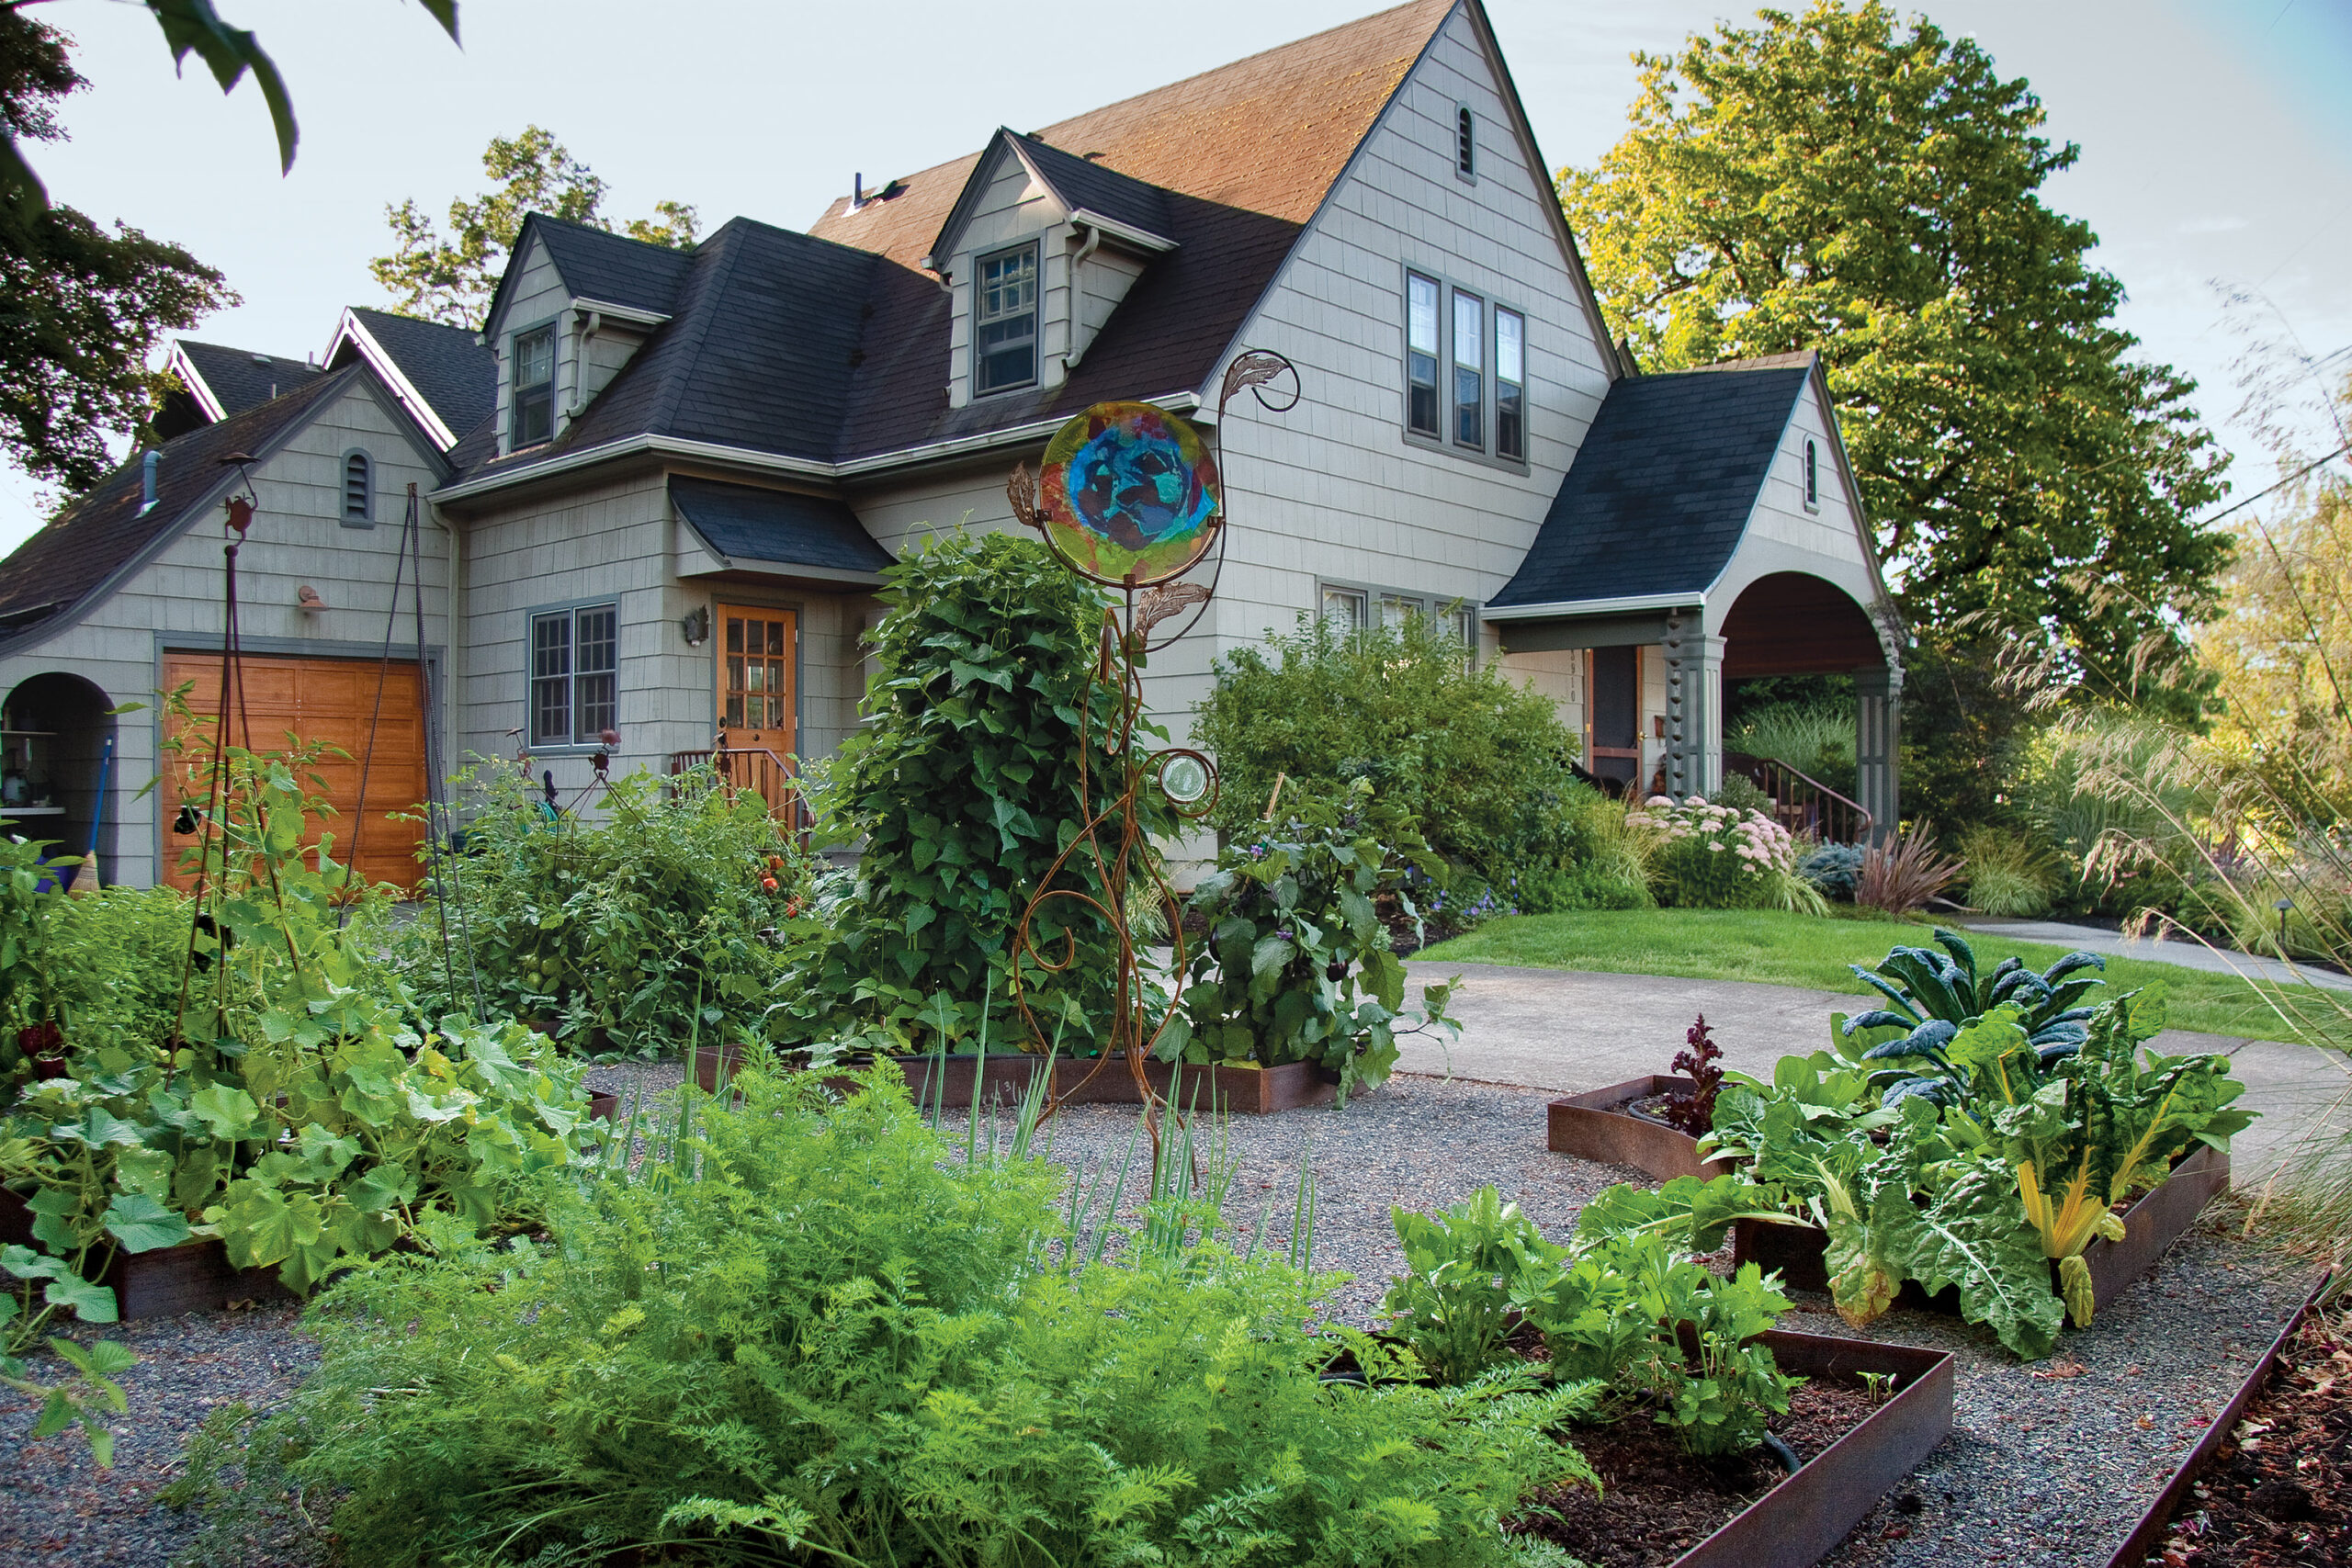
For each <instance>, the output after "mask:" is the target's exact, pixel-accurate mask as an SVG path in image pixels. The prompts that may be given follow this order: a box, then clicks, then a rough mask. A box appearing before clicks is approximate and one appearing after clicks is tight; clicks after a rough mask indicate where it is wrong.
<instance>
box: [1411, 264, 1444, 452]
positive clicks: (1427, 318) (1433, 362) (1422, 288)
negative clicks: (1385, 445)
mask: <svg viewBox="0 0 2352 1568" xmlns="http://www.w3.org/2000/svg"><path fill="white" fill-rule="evenodd" d="M1437 300H1438V291H1437V279H1435V278H1433V277H1423V276H1421V275H1420V274H1419V273H1418V272H1408V273H1407V274H1406V275H1405V428H1406V429H1408V430H1409V431H1411V432H1413V433H1414V434H1416V435H1426V436H1429V437H1430V439H1432V440H1434V439H1436V437H1437V434H1438V419H1439V415H1438V396H1437V356H1438V343H1437V338H1438V304H1437Z"/></svg>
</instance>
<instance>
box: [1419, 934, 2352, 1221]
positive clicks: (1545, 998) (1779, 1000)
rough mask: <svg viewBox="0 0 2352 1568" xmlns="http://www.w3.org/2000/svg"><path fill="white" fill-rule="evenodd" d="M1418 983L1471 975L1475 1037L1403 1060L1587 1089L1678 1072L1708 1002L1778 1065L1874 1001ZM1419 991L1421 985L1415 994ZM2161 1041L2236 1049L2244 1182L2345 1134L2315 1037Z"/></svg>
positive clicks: (1640, 983) (2340, 1072)
mask: <svg viewBox="0 0 2352 1568" xmlns="http://www.w3.org/2000/svg"><path fill="white" fill-rule="evenodd" d="M1405 967H1406V972H1407V974H1408V975H1409V976H1411V979H1412V983H1413V984H1414V985H1416V986H1420V985H1426V984H1429V983H1430V982H1431V981H1441V980H1443V979H1445V978H1446V977H1447V976H1449V975H1454V974H1459V975H1460V976H1462V989H1461V991H1460V992H1459V994H1458V999H1457V1001H1456V1003H1455V1004H1454V1006H1453V1011H1454V1012H1455V1013H1456V1014H1457V1015H1458V1016H1459V1017H1460V1018H1461V1020H1462V1039H1461V1042H1460V1043H1458V1044H1456V1045H1455V1046H1454V1047H1453V1049H1452V1050H1451V1051H1450V1052H1449V1051H1446V1050H1442V1049H1441V1048H1440V1047H1439V1046H1437V1045H1435V1044H1433V1043H1428V1042H1425V1041H1422V1040H1419V1039H1410V1038H1408V1039H1407V1040H1405V1041H1404V1042H1402V1045H1403V1051H1404V1055H1403V1058H1402V1060H1401V1061H1400V1062H1399V1063H1398V1067H1399V1070H1401V1071H1404V1072H1408V1073H1427V1074H1431V1075H1437V1076H1443V1075H1446V1074H1448V1073H1451V1074H1452V1076H1453V1077H1462V1078H1471V1079H1476V1080H1478V1081H1480V1082H1486V1083H1507V1084H1523V1085H1528V1086H1531V1087H1533V1088H1537V1089H1561V1090H1564V1091H1567V1092H1571V1093H1573V1092H1577V1091H1579V1090H1583V1089H1600V1088H1603V1087H1605V1086H1607V1085H1609V1084H1612V1083H1618V1082H1621V1081H1623V1079H1626V1078H1631V1077H1641V1076H1642V1075H1644V1074H1645V1073H1664V1072H1670V1071H1671V1070H1672V1067H1671V1066H1670V1064H1671V1063H1672V1061H1673V1059H1674V1054H1675V1053H1676V1052H1677V1051H1679V1050H1680V1049H1681V1048H1682V1036H1683V1032H1685V1031H1686V1030H1688V1029H1689V1028H1690V1027H1691V1020H1692V1019H1693V1018H1695V1017H1697V1016H1698V1015H1699V1014H1701V1013H1704V1014H1705V1015H1706V1018H1707V1023H1708V1026H1709V1027H1710V1029H1712V1030H1713V1034H1714V1039H1715V1043H1716V1044H1718V1045H1720V1046H1722V1047H1723V1050H1724V1059H1725V1062H1726V1064H1727V1065H1729V1066H1734V1067H1736V1068H1738V1069H1740V1070H1741V1071H1743V1072H1749V1073H1754V1074H1757V1075H1758V1076H1759V1077H1764V1076H1769V1075H1770V1073H1771V1070H1772V1064H1773V1063H1774V1062H1776V1061H1777V1060H1779V1059H1780V1058H1781V1056H1783V1055H1787V1054H1788V1053H1790V1052H1792V1051H1814V1050H1818V1049H1820V1048H1821V1047H1823V1046H1825V1045H1826V1044H1827V1043H1828V1041H1829V1015H1830V1014H1831V1013H1832V1012H1848V1013H1851V1012H1858V1011H1866V1010H1868V1009H1869V1008H1870V1007H1871V1005H1873V999H1872V998H1869V997H1867V996H1863V997H1856V996H1853V995H1849V994H1841V993H1834V992H1829V991H1806V990H1798V989H1795V988H1792V987H1786V986H1758V985H1750V984H1748V983H1747V982H1745V981H1739V980H1681V979H1674V978H1671V977H1668V976H1654V975H1587V974H1582V973H1577V972H1574V971H1567V970H1559V969H1521V968H1515V967H1510V966H1507V965H1502V964H1419V963H1408V964H1406V966H1405ZM1413 999H1415V994H1414V993H1410V992H1408V1001H1410V1000H1413ZM2154 1043H2155V1047H2156V1049H2158V1050H2160V1051H2166V1052H2170V1053H2173V1054H2175V1055H2183V1054H2187V1053H2191V1052H2199V1051H2220V1052H2226V1053H2227V1054H2229V1055H2230V1056H2231V1057H2232V1058H2233V1061H2234V1063H2235V1065H2236V1068H2237V1075H2238V1077H2240V1078H2242V1079H2244V1080H2245V1085H2246V1097H2245V1103H2246V1104H2247V1105H2249V1106H2251V1107H2252V1108H2253V1109H2255V1110H2257V1111H2261V1112H2262V1113H2263V1119H2262V1120H2261V1121H2259V1122H2256V1123H2255V1124H2254V1126H2252V1127H2251V1128H2249V1129H2247V1131H2246V1132H2245V1133H2244V1134H2240V1135H2239V1137H2238V1138H2237V1139H2235V1140H2234V1143H2233V1164H2234V1165H2235V1167H2236V1168H2237V1171H2238V1179H2239V1185H2241V1186H2244V1185H2245V1183H2246V1182H2247V1181H2248V1180H2249V1179H2256V1178H2259V1177H2262V1176H2267V1174H2268V1173H2269V1172H2270V1171H2271V1170H2273V1169H2274V1168H2276V1166H2277V1163H2278V1159H2279V1157H2280V1155H2281V1154H2282V1152H2283V1151H2285V1150H2286V1149H2287V1148H2289V1147H2290V1146H2291V1145H2293V1144H2295V1143H2296V1142H2298V1141H2299V1140H2301V1139H2303V1138H2306V1137H2310V1136H2312V1135H2314V1134H2323V1133H2324V1132H2326V1131H2328V1130H2331V1129H2332V1130H2334V1131H2335V1132H2336V1133H2338V1134H2341V1132H2342V1131H2343V1130H2344V1129H2345V1127H2346V1124H2347V1116H2348V1115H2352V1064H2347V1063H2346V1059H2345V1058H2344V1057H2342V1056H2339V1055H2335V1054H2333V1053H2330V1052H2325V1051H2321V1050H2317V1049H2314V1048H2312V1047H2311V1046H2308V1045H2287V1044H2281V1043H2278V1042H2276V1041H2268V1040H2235V1039H2231V1038H2228V1037H2226V1036H2223V1035H2218V1034H2195V1033H2191V1032H2188V1031H2187V1030H2179V1029H2167V1030H2165V1032H2163V1033H2162V1034H2159V1035H2158V1036H2156V1039H2155V1042H2154Z"/></svg>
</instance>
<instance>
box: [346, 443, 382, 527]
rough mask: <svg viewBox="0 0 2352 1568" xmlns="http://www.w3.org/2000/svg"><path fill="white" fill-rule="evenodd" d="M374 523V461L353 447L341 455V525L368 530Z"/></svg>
mask: <svg viewBox="0 0 2352 1568" xmlns="http://www.w3.org/2000/svg"><path fill="white" fill-rule="evenodd" d="M375 522H376V463H375V459H373V458H372V457H368V454H367V453H365V452H362V451H359V450H358V449H357V448H356V447H355V448H354V449H353V450H351V451H348V452H345V454H344V455H343V525H344V526H345V527H346V528H368V527H372V526H374V525H375Z"/></svg>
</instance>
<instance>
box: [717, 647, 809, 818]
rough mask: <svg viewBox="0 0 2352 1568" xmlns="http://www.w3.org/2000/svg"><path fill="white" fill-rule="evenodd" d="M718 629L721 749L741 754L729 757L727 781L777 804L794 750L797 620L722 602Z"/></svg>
mask: <svg viewBox="0 0 2352 1568" xmlns="http://www.w3.org/2000/svg"><path fill="white" fill-rule="evenodd" d="M718 626H719V634H720V635H719V639H718V728H719V731H720V733H722V734H723V735H725V736H726V737H727V750H729V751H730V752H738V753H741V756H740V757H737V758H733V759H730V760H729V766H728V767H727V770H726V771H727V773H728V776H729V778H731V779H732V780H734V782H735V783H736V784H740V785H741V786H743V787H746V788H750V789H753V790H756V791H757V792H758V793H759V794H760V795H762V796H763V797H764V798H765V799H766V800H767V803H768V805H769V806H770V807H779V808H780V807H784V806H785V805H786V802H787V800H788V798H789V795H788V790H789V784H790V773H789V770H788V768H787V767H786V763H787V762H788V761H789V759H790V758H791V756H792V754H793V752H794V750H796V749H797V747H798V745H799V715H798V704H799V698H800V691H799V682H798V678H797V677H798V671H799V664H800V658H799V655H800V618H799V616H797V615H795V614H794V613H793V612H792V611H790V610H766V609H760V608H757V607H755V606H751V605H744V604H721V605H720V606H719V607H718ZM762 752H764V753H766V756H765V757H763V756H761V755H760V753H762Z"/></svg>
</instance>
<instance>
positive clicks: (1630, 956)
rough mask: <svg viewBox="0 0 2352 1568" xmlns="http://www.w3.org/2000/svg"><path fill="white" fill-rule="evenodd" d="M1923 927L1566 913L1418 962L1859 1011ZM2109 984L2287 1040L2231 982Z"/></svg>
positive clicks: (2202, 1022) (1995, 954)
mask: <svg viewBox="0 0 2352 1568" xmlns="http://www.w3.org/2000/svg"><path fill="white" fill-rule="evenodd" d="M1969 941H1970V942H1971V944H1972V945H1973V947H1974V948H1975V949H1976V957H1977V962H1978V963H1979V964H1984V965H1987V966H1989V965H1990V964H1994V963H1996V962H1998V961H1999V960H2001V959H2003V958H2006V957H2007V956H2008V955H2009V954H2011V953H2017V954H2018V955H2019V956H2020V957H2022V958H2023V959H2024V960H2025V961H2026V962H2027V963H2029V964H2032V965H2033V966H2034V967H2035V968H2037V969H2041V968H2045V967H2047V966H2048V965H2049V964H2052V963H2053V962H2055V961H2056V960H2057V959H2059V958H2061V957H2063V956H2064V953H2065V952H2066V950H2065V949H2064V948H2063V947H2052V946H2049V945H2047V944H2046V943H2042V942H2005V941H2003V940H2001V939H2000V938H1998V937H1991V936H1971V937H1970V938H1969ZM1898 942H1901V943H1909V944H1914V945H1917V946H1927V945H1928V927H1927V926H1924V925H1917V926H1915V925H1910V924H1907V923H1904V922H1899V921H1894V920H1883V919H1818V918H1815V917H1811V916H1805V915H1787V914H1781V913H1780V912H1779V911H1777V910H1763V909H1621V910H1606V911H1595V912H1592V913H1588V914H1575V915H1515V916H1512V917H1510V918H1509V919H1499V920H1494V921H1490V922H1489V923H1487V924H1486V925H1483V926H1480V927H1479V928H1478V929H1477V930H1476V931H1472V932H1470V933H1469V934H1468V935H1466V936H1461V937H1456V938H1455V939H1454V940H1453V941H1452V942H1441V943H1439V944H1438V945H1437V946H1435V947H1432V948H1430V949H1429V950H1428V951H1427V952H1424V953H1420V954H1419V957H1420V958H1423V959H1426V960H1428V961H1430V962H1431V963H1435V964H1521V965H1523V966H1525V967H1529V968H1536V969H1584V970H1599V971H1602V972H1605V973H1608V974H1614V975H1678V976H1683V977H1684V978H1686V979H1692V980H1754V981H1758V982H1760V983H1762V984H1764V985H1769V986H1798V987H1804V988H1805V989H1808V990H1816V991H1844V992H1851V993H1853V994H1854V995H1855V996H1856V998H1857V999H1858V1001H1859V1002H1860V1004H1861V1005H1860V1006H1858V1007H1857V1008H1856V1009H1855V1010H1856V1011H1862V1010H1865V1009H1866V1008H1868V1007H1873V1006H1877V1005H1878V1003H1877V1002H1876V1000H1875V999H1874V998H1873V997H1872V994H1871V991H1870V990H1869V989H1868V988H1867V987H1864V986H1862V985H1861V984H1860V982H1858V981H1857V980H1856V979H1855V978H1854V976H1853V975H1852V974H1851V973H1850V972H1849V970H1848V969H1847V967H1846V966H1847V965H1848V964H1873V963H1875V962H1876V961H1877V960H1879V959H1881V958H1883V957H1885V956H1886V951H1887V949H1888V948H1890V947H1893V946H1894V945H1896V944H1897V943H1898ZM2106 977H2107V980H2108V983H2109V985H2111V986H2114V987H2118V988H2120V989H2127V990H2128V989H2131V987H2138V986H2144V985H2148V984H2151V983H2153V982H2155V981H2162V982H2163V983H2164V987H2165V997H2166V998H2167V1000H2168V1001H2169V1004H2170V1011H2169V1013H2168V1018H2169V1021H2170V1022H2171V1024H2172V1026H2173V1027H2174V1028H2176V1029H2193V1030H2198V1031H2201V1032H2205V1033H2208V1034H2233V1035H2247V1036H2252V1037H2254V1038H2256V1039H2263V1040H2275V1039H2278V1037H2280V1036H2281V1035H2283V1034H2288V1033H2290V1030H2289V1029H2288V1027H2287V1026H2286V1025H2285V1024H2284V1023H2282V1022H2281V1021H2279V1019H2278V1015H2277V1014H2276V1013H2274V1012H2272V1011H2271V1010H2269V1009H2268V1008H2267V1007H2266V1006H2264V1005H2263V1003H2262V1001H2261V999H2260V998H2258V997H2256V995H2255V993H2254V989H2253V987H2250V986H2248V985H2247V984H2246V983H2245V981H2243V980H2240V979H2239V978H2237V977H2236V976H2233V975H2211V974H2207V973H2205V972H2204V971H2202V970H2198V969H2183V968H2180V967H2178V966H2177V965H2175V964H2151V963H2148V962H2145V961H2143V960H2141V959H2133V958H2109V960H2108V961H2107V972H2106Z"/></svg>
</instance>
